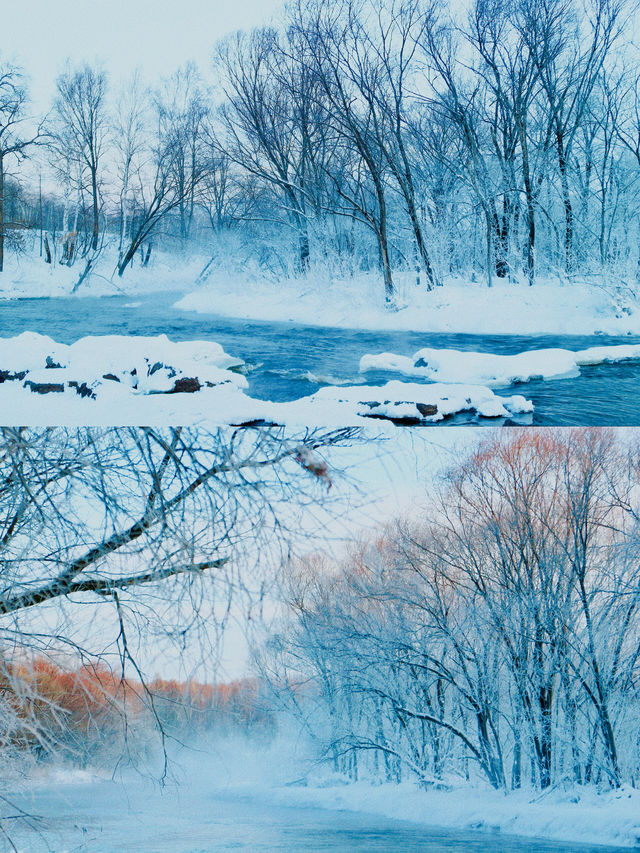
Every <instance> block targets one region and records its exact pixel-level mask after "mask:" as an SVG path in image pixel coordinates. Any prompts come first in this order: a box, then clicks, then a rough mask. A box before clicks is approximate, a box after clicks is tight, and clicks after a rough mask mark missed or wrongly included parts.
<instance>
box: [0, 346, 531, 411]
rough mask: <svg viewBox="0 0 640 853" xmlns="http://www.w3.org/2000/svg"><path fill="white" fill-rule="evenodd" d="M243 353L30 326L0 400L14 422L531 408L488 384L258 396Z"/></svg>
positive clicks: (13, 353)
mask: <svg viewBox="0 0 640 853" xmlns="http://www.w3.org/2000/svg"><path fill="white" fill-rule="evenodd" d="M243 370H245V365H244V363H243V362H242V360H241V359H237V358H234V357H233V356H230V355H228V354H227V353H226V352H225V351H224V349H223V348H222V347H221V346H220V345H219V344H216V343H214V342H209V341H189V342H180V343H174V342H172V341H170V340H169V339H168V338H167V337H166V336H165V335H160V336H158V337H155V338H149V337H133V336H132V337H127V336H124V335H107V336H102V337H87V338H81V339H80V340H79V341H76V342H75V343H73V344H71V345H66V344H60V343H57V342H56V341H54V340H52V339H51V338H49V337H47V336H45V335H37V334H34V333H30V332H25V333H24V334H22V335H19V336H17V337H15V338H0V407H1V408H2V411H3V422H4V423H5V424H6V425H18V424H23V423H29V424H32V425H38V424H43V425H44V424H46V425H59V424H60V425H72V424H81V425H85V426H86V425H96V424H97V425H119V426H123V425H135V424H139V423H146V424H149V425H152V424H167V423H179V424H187V423H198V422H200V421H207V422H208V423H213V424H234V425H243V424H262V423H273V424H281V425H289V426H308V425H310V424H313V425H315V426H352V425H359V426H364V425H366V424H367V423H369V424H371V422H372V421H373V420H375V421H376V422H379V421H385V422H393V423H399V424H402V425H408V426H413V425H416V424H420V423H425V424H426V423H437V422H439V421H442V420H443V419H444V418H446V417H449V416H451V415H454V414H456V413H458V412H463V411H464V412H474V413H477V414H478V415H479V416H481V417H486V418H507V417H510V416H511V415H513V414H527V413H530V412H531V411H532V408H533V407H532V405H531V403H530V402H529V401H528V400H526V399H525V398H524V397H522V396H521V395H513V396H511V397H500V396H497V395H496V394H494V392H493V391H492V390H491V389H490V388H487V387H485V386H483V385H473V384H466V383H455V384H441V383H433V384H417V383H408V382H399V381H392V382H388V383H387V384H386V385H383V386H368V385H356V386H343V387H333V386H327V387H325V388H321V389H320V390H319V391H317V392H316V393H315V394H312V395H310V396H308V397H303V398H302V399H300V400H296V401H293V402H289V403H274V402H269V401H264V400H256V399H254V398H252V397H250V396H248V395H247V394H246V393H245V392H246V390H247V388H248V382H247V380H246V378H245V376H243V375H242V371H243Z"/></svg>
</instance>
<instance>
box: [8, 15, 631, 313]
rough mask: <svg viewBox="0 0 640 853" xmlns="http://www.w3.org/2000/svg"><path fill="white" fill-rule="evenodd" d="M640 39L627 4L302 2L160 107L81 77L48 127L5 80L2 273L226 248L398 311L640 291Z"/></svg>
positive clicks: (20, 81) (178, 87) (23, 85)
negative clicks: (357, 275)
mask: <svg viewBox="0 0 640 853" xmlns="http://www.w3.org/2000/svg"><path fill="white" fill-rule="evenodd" d="M467 6H468V8H467ZM637 20H638V19H637V9H636V7H635V4H633V3H632V2H631V0H587V2H585V3H582V2H578V0H536V2H528V1H527V2H524V0H523V2H520V0H473V2H472V3H471V4H458V3H454V4H450V5H449V6H447V5H446V4H442V3H439V2H433V3H429V2H422V0H407V2H404V0H403V2H400V0H398V2H396V0H340V2H328V0H313V2H302V0H301V2H298V3H292V4H290V5H289V6H288V8H287V11H286V15H285V16H284V18H283V20H282V22H281V23H280V24H279V25H278V26H275V27H266V26H264V27H258V28H255V29H253V30H251V31H248V32H240V33H238V34H235V35H231V36H228V37H226V38H225V39H223V40H221V41H220V42H219V43H218V44H217V45H216V47H215V50H214V51H213V63H212V67H211V68H207V69H198V68H197V67H196V66H195V65H194V64H186V65H184V66H183V67H181V68H179V69H178V70H176V71H175V72H174V73H173V74H168V75H167V76H166V78H165V79H164V80H163V81H162V82H161V83H160V84H158V85H156V86H153V87H151V88H150V87H149V86H148V85H147V83H146V82H145V80H144V77H143V76H142V75H141V74H136V75H135V76H134V77H133V78H132V79H130V80H129V81H128V82H127V83H125V84H124V85H122V86H118V87H116V86H115V85H114V84H113V82H112V81H111V78H110V75H109V70H108V68H103V67H98V66H95V67H94V66H89V65H84V66H79V67H78V66H75V65H73V63H70V64H69V65H68V67H67V69H66V70H65V71H64V72H63V73H62V74H61V75H60V77H59V78H58V81H57V94H56V97H55V101H54V103H52V104H51V106H50V109H49V110H48V112H47V113H46V115H42V116H40V117H38V116H35V117H34V116H33V114H32V111H31V108H30V104H29V94H28V85H27V82H26V80H27V77H26V75H27V74H28V70H29V69H28V68H27V69H22V68H19V67H16V66H13V65H11V64H7V63H5V64H4V65H3V67H2V72H1V77H0V180H2V181H4V188H0V198H3V207H2V208H0V269H1V268H2V257H3V255H2V252H3V244H4V253H5V254H6V253H13V252H18V253H19V252H33V251H34V246H35V251H36V252H37V254H38V256H39V257H40V258H41V260H42V263H44V264H63V265H67V266H73V267H75V269H76V273H77V275H76V277H75V285H76V287H79V286H80V285H81V284H82V282H83V281H85V279H86V278H87V275H88V274H89V272H90V271H91V270H92V269H93V268H94V267H95V264H96V262H97V258H98V256H99V255H100V253H101V252H103V251H105V250H109V251H110V252H111V253H112V254H113V260H114V268H115V269H117V274H118V276H126V275H127V269H128V267H129V266H130V265H132V264H140V265H145V264H147V263H148V261H149V258H150V256H151V254H152V253H153V251H154V246H156V247H157V246H161V247H163V248H170V249H172V250H175V251H177V252H179V251H184V250H186V249H187V248H188V247H189V246H193V245H200V246H202V245H207V246H208V247H214V248H213V251H211V252H210V254H211V255H212V257H211V261H210V263H211V264H212V265H217V264H220V263H222V262H223V261H222V257H223V256H224V255H225V254H228V253H231V254H232V255H233V256H234V257H235V258H236V259H237V260H238V261H239V262H241V263H243V264H245V265H246V264H248V263H251V264H253V265H255V267H256V268H258V269H261V270H265V271H267V272H268V273H271V274H277V275H280V276H285V275H300V274H304V273H305V272H306V271H308V270H309V269H310V268H317V267H318V266H322V268H325V269H326V268H327V267H329V268H334V269H339V270H340V271H342V272H343V273H345V274H353V273H354V272H356V271H376V274H378V273H379V279H380V288H384V294H385V299H386V302H387V304H388V305H389V307H393V306H394V304H395V285H394V281H395V276H396V275H402V274H403V273H404V274H409V275H411V276H413V277H415V278H416V280H418V281H419V282H421V283H422V286H424V287H425V288H427V289H431V288H435V287H439V286H441V285H443V284H446V281H447V279H449V278H451V277H452V276H453V277H455V276H464V277H472V278H473V279H477V280H482V281H484V282H486V284H487V285H488V286H491V284H492V282H495V281H499V280H509V281H526V282H528V284H530V285H535V282H536V280H537V279H538V278H542V279H548V278H550V277H551V278H560V279H563V280H574V279H576V278H578V277H579V278H580V280H585V279H586V280H589V281H593V282H602V281H603V280H608V279H610V278H611V277H613V276H615V277H616V279H618V280H620V281H622V282H624V283H626V286H627V287H628V288H630V289H631V290H633V291H635V288H636V274H637V267H638V240H639V235H638V228H637V224H636V223H637V217H638V210H637V186H638V176H639V175H640V142H639V140H640V117H639V116H640V112H639V97H640V94H639V91H640V90H639V82H638V81H639V79H640V72H639V70H638V69H639V68H640V57H638V54H637V47H636V46H635V45H634V43H633V38H632V33H633V31H634V27H635V26H637ZM0 187H1V185H0ZM206 272H207V270H206V268H205V269H203V270H202V275H206Z"/></svg>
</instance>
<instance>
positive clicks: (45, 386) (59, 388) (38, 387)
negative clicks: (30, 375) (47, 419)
mask: <svg viewBox="0 0 640 853" xmlns="http://www.w3.org/2000/svg"><path fill="white" fill-rule="evenodd" d="M24 387H25V388H26V387H29V388H31V390H32V391H33V393H34V394H62V392H63V391H64V385H63V384H62V383H60V382H32V381H31V380H30V379H27V381H26V382H25V383H24Z"/></svg>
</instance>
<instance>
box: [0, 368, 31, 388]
mask: <svg viewBox="0 0 640 853" xmlns="http://www.w3.org/2000/svg"><path fill="white" fill-rule="evenodd" d="M27 373H28V371H26V370H22V371H20V372H19V373H12V372H11V371H10V370H0V385H1V384H2V383H3V382H13V381H15V380H16V379H18V380H19V381H20V382H22V380H23V379H24V377H25V376H26V375H27Z"/></svg>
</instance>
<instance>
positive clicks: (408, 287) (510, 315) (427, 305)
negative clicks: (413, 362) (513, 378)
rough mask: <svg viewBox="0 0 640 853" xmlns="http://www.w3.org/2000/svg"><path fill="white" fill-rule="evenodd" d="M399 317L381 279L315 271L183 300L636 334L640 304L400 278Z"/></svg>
mask: <svg viewBox="0 0 640 853" xmlns="http://www.w3.org/2000/svg"><path fill="white" fill-rule="evenodd" d="M398 289H399V291H400V293H399V302H400V304H404V305H406V307H405V308H403V309H402V310H400V311H398V312H395V313H393V312H389V311H387V310H386V309H385V307H384V301H383V294H382V285H381V283H380V281H379V279H378V277H376V276H374V275H360V276H358V277H356V278H349V279H337V278H330V277H329V276H322V275H321V274H319V273H317V272H316V273H314V275H310V276H309V277H308V278H305V279H302V280H296V279H288V280H284V281H275V280H267V279H248V278H240V277H238V276H236V277H233V276H226V275H218V276H216V277H213V276H212V277H211V278H210V279H209V280H208V282H207V283H206V284H205V285H202V286H201V287H199V288H197V289H194V290H193V292H192V293H190V294H188V295H187V296H185V297H183V298H182V299H181V300H180V301H179V302H178V303H177V306H178V307H180V308H181V309H183V310H192V311H199V312H201V313H216V314H222V315H227V316H233V317H245V318H251V319H263V320H292V321H295V322H298V323H306V324H310V325H323V326H336V327H345V328H362V329H392V330H415V331H431V332H458V333H470V334H521V335H534V334H545V333H548V334H593V333H600V332H601V333H606V334H636V333H639V332H640V306H638V304H637V302H636V301H635V299H634V297H633V296H632V295H630V294H629V292H628V291H627V290H626V289H625V288H615V287H606V288H605V287H600V286H597V285H594V284H584V283H583V284H580V283H562V282H559V281H555V282H544V281H540V282H539V283H537V284H536V285H535V286H534V287H529V286H527V285H526V284H514V283H502V282H501V283H496V284H495V285H494V287H492V288H491V289H489V288H487V287H486V285H485V284H483V283H472V282H469V281H461V280H459V279H452V280H450V281H447V282H445V285H444V287H441V288H437V289H436V290H433V291H432V292H430V293H429V292H427V291H426V290H425V289H424V288H417V287H416V286H415V284H414V283H413V282H412V281H410V280H406V279H404V280H403V278H402V277H398Z"/></svg>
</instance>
